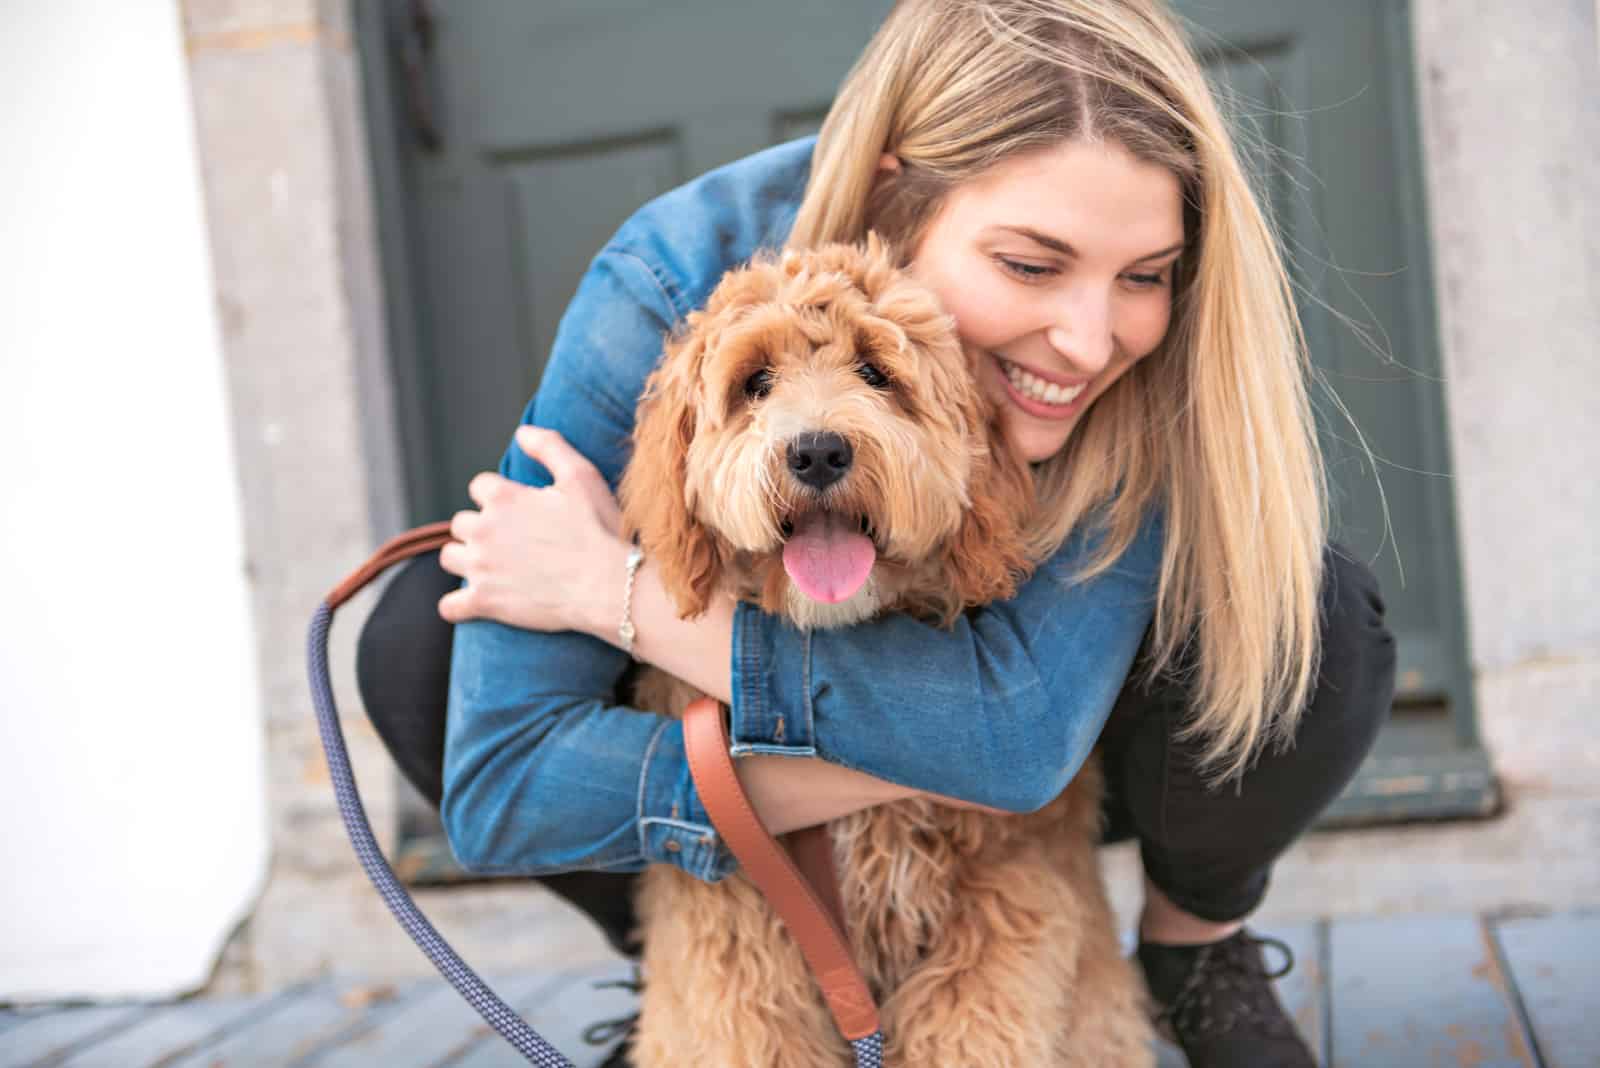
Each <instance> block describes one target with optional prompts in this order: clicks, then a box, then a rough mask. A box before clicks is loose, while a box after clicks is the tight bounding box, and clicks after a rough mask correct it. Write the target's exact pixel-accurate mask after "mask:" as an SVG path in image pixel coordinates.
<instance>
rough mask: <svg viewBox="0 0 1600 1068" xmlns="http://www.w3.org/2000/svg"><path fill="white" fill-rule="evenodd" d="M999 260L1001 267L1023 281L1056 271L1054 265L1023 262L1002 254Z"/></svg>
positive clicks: (1046, 275)
mask: <svg viewBox="0 0 1600 1068" xmlns="http://www.w3.org/2000/svg"><path fill="white" fill-rule="evenodd" d="M999 260H1000V265H1001V266H1002V267H1004V268H1005V269H1006V270H1007V271H1008V272H1010V273H1011V274H1014V275H1016V276H1017V277H1018V278H1021V279H1023V280H1024V281H1035V280H1037V279H1040V278H1046V277H1048V276H1050V275H1052V274H1055V272H1056V269H1055V268H1054V267H1046V266H1044V265H1043V264H1039V263H1023V262H1022V261H1021V260H1008V259H1006V258H1005V257H1004V256H1001V257H999Z"/></svg>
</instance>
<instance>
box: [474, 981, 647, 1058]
mask: <svg viewBox="0 0 1600 1068" xmlns="http://www.w3.org/2000/svg"><path fill="white" fill-rule="evenodd" d="M632 977H633V966H632V965H631V964H627V963H625V962H617V963H614V964H607V965H603V966H601V967H599V968H590V969H585V970H584V971H582V972H574V973H569V974H567V975H561V976H557V977H556V979H555V981H554V982H552V983H550V984H548V985H547V987H546V988H545V989H544V990H542V991H540V992H539V993H538V994H537V995H535V996H534V997H532V998H530V999H528V1003H527V1004H526V1005H522V1004H517V1003H515V1002H513V1003H512V1004H514V1005H515V1006H516V1008H517V1011H518V1012H520V1013H521V1014H522V1018H523V1019H524V1020H527V1021H528V1026H530V1027H532V1028H533V1029H534V1030H535V1031H537V1032H539V1034H540V1035H541V1036H542V1037H543V1038H544V1040H545V1041H546V1042H549V1043H550V1044H551V1045H552V1046H554V1047H555V1048H556V1049H557V1050H559V1051H560V1052H561V1053H562V1054H564V1055H565V1056H566V1057H567V1059H569V1060H571V1061H572V1062H573V1064H574V1065H576V1068H593V1066H594V1065H598V1064H600V1063H601V1062H602V1061H604V1060H605V1059H606V1058H607V1057H608V1056H610V1055H611V1051H612V1050H613V1049H615V1048H616V1047H617V1046H618V1045H620V1044H621V1038H622V1035H621V1033H620V1032H618V1033H617V1034H616V1035H615V1036H613V1037H611V1038H609V1039H607V1040H606V1041H604V1042H601V1043H598V1044H590V1043H589V1042H587V1041H585V1039H584V1031H585V1030H586V1029H587V1028H589V1027H590V1026H591V1025H594V1024H597V1023H601V1022H602V1021H615V1020H621V1019H623V1018H625V1017H628V1016H631V1015H633V1014H634V1013H636V1012H638V1011H639V995H638V994H636V993H633V992H632V991H630V990H627V989H625V988H623V987H621V986H618V985H616V981H617V980H623V979H631V978H632ZM507 1000H508V1001H509V1000H510V999H509V998H508V999H507ZM523 1063H526V1062H524V1061H523V1060H521V1058H520V1057H519V1056H518V1054H517V1053H516V1052H515V1051H514V1050H513V1049H512V1048H511V1047H510V1046H509V1045H508V1044H507V1043H506V1042H505V1041H504V1040H503V1039H501V1038H500V1036H498V1035H495V1034H489V1035H488V1037H487V1038H485V1039H483V1040H482V1041H480V1042H478V1043H476V1044H475V1045H473V1046H472V1047H471V1048H470V1049H469V1050H468V1051H466V1053H465V1055H463V1056H462V1057H461V1058H460V1059H459V1060H452V1061H451V1062H450V1068H499V1066H502V1065H503V1066H508V1068H509V1066H510V1065H515V1064H523Z"/></svg>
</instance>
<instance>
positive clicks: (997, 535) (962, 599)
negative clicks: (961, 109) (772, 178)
mask: <svg viewBox="0 0 1600 1068" xmlns="http://www.w3.org/2000/svg"><path fill="white" fill-rule="evenodd" d="M621 498H622V508H623V520H624V526H625V528H626V530H627V531H628V532H629V533H630V534H637V536H638V538H639V542H640V544H641V546H642V547H643V548H644V550H645V552H646V554H647V555H648V556H649V557H650V558H652V559H654V560H656V561H657V562H658V564H659V566H660V568H661V575H662V578H663V581H664V582H665V584H666V586H667V589H668V592H669V593H670V594H671V595H672V596H673V598H674V599H675V600H676V602H677V605H678V608H679V611H680V612H682V613H683V615H685V616H690V615H695V614H698V613H699V612H701V611H703V610H704V608H705V605H706V601H707V599H708V597H709V596H710V595H711V593H712V591H713V589H715V588H716V587H718V586H719V585H722V586H726V587H728V588H730V589H732V590H733V591H734V592H736V593H737V594H739V595H740V596H742V597H749V598H754V599H757V600H759V601H760V603H761V604H762V606H763V607H764V608H765V609H767V610H768V611H775V612H781V613H783V614H785V615H787V616H789V617H790V618H791V619H793V620H795V621H796V622H797V623H799V624H801V625H803V626H832V625H841V624H845V623H850V622H854V621H856V620H859V619H864V618H866V617H868V616H870V615H872V614H874V613H875V612H876V611H878V610H879V609H881V608H886V607H888V606H890V605H896V606H898V607H900V608H902V609H903V610H907V611H913V612H916V613H918V614H921V615H924V616H927V617H932V618H937V619H939V620H941V621H945V622H948V621H949V620H951V619H953V618H954V616H955V615H956V614H957V613H958V612H960V611H961V610H962V609H963V608H965V607H968V606H971V605H975V604H980V603H983V602H985V601H990V600H995V599H997V598H1004V597H1008V596H1010V595H1011V593H1012V592H1013V591H1014V590H1015V585H1016V582H1017V580H1018V578H1019V576H1020V575H1021V574H1022V573H1023V572H1024V571H1025V570H1026V567H1027V560H1026V556H1025V553H1024V550H1023V543H1022V536H1021V523H1022V520H1023V517H1024V515H1025V513H1026V512H1027V509H1028V508H1029V506H1030V502H1031V500H1032V486H1031V482H1030V479H1029V476H1028V472H1027V468H1026V466H1025V465H1023V464H1022V463H1020V462H1018V461H1017V460H1016V459H1015V458H1013V457H1012V455H1011V453H1010V451H1009V450H1008V449H1006V448H1005V446H1004V444H1003V443H1002V442H1001V441H1000V439H999V438H998V434H997V430H996V429H995V427H994V426H993V423H992V420H991V418H990V411H989V406H988V404H987V402H986V400H985V399H984V397H983V396H982V394H981V393H980V391H979V388H978V386H977V385H976V383H975V381H974V377H973V374H972V370H971V368H970V367H969V365H968V362H967V360H966V358H965V356H964V355H963V353H962V349H961V345H960V343H959V341H958V340H957V338H956V336H955V331H954V324H953V322H952V321H951V319H950V318H949V317H948V316H947V315H945V314H944V312H943V310H942V309H941V308H940V306H939V304H938V301H937V300H936V298H935V297H934V296H933V295H932V294H931V293H930V292H929V291H928V290H927V289H925V288H923V287H922V286H920V285H918V284H917V283H915V282H913V281H912V280H911V279H910V278H909V277H908V276H907V275H905V274H904V273H902V272H901V271H899V270H897V269H896V268H895V265H894V260H893V257H892V255H891V253H890V250H889V249H888V248H886V247H885V246H884V245H883V244H882V243H880V242H879V241H878V240H877V239H876V238H875V237H872V238H869V240H868V243H867V245H866V247H865V248H857V247H852V246H847V245H831V246H827V247H825V248H821V249H817V250H813V251H807V252H785V253H783V254H782V255H781V256H769V257H764V258H760V259H757V260H756V261H755V262H753V263H751V264H750V265H749V266H748V267H744V268H741V269H739V270H736V271H733V272H730V273H729V274H728V275H727V276H726V277H724V278H723V280H722V281H721V283H720V284H719V285H718V286H717V289H716V291H715V292H713V293H712V295H711V298H710V300H709V301H708V302H707V304H706V307H705V310H703V311H700V312H695V313H693V314H691V315H690V316H689V317H688V321H687V324H686V328H685V329H684V330H683V331H682V332H680V333H679V334H677V335H676V336H675V337H673V338H672V339H670V340H669V342H668V345H667V351H666V355H665V357H664V358H663V360H662V363H661V366H660V367H658V368H657V370H656V371H655V373H654V374H653V375H652V376H651V378H650V380H649V382H648V383H647V384H646V388H645V394H644V397H643V399H642V400H641V402H640V406H639V418H638V424H637V428H636V430H635V433H634V455H633V459H632V462H631V463H630V464H629V466H628V469H627V471H626V472H625V474H624V477H623V481H622V487H621Z"/></svg>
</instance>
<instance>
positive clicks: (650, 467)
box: [618, 315, 722, 619]
mask: <svg viewBox="0 0 1600 1068" xmlns="http://www.w3.org/2000/svg"><path fill="white" fill-rule="evenodd" d="M699 318H700V317H699V316H698V315H691V316H690V317H689V331H688V332H687V333H685V334H682V335H679V336H677V337H675V338H672V339H670V340H669V341H668V342H667V350H666V355H665V356H664V357H663V358H662V360H661V365H660V366H659V367H657V368H656V370H655V372H654V373H653V374H651V376H650V378H649V380H648V381H647V382H646V383H645V388H644V396H643V397H642V399H641V400H640V402H639V410H638V418H637V421H636V423H635V425H634V429H633V458H632V459H631V460H630V461H629V463H628V467H627V470H625V471H624V472H623V474H622V484H621V486H620V487H619V489H618V497H619V500H620V503H621V505H622V529H623V534H624V535H625V536H628V537H637V538H638V540H639V546H640V548H642V549H643V550H644V553H645V558H646V559H649V560H652V561H654V562H655V563H656V565H657V566H658V567H659V568H660V569H661V581H662V583H663V585H665V586H666V589H667V595H668V596H669V597H671V598H672V600H673V603H674V604H676V605H677V608H678V614H679V615H680V616H682V617H684V618H685V619H687V618H688V617H690V616H696V615H699V614H700V613H701V612H704V611H705V607H706V603H707V602H708V601H709V600H710V598H711V594H712V591H713V590H715V589H716V585H717V582H718V579H719V578H720V576H721V570H722V559H721V554H720V552H719V551H718V548H717V545H716V542H715V541H714V539H713V538H712V536H711V534H710V532H709V531H707V530H706V528H705V526H704V525H703V524H701V523H699V522H697V521H696V520H695V518H694V513H693V510H692V505H691V502H690V501H689V498H688V494H689V489H688V484H687V483H688V462H689V445H690V443H691V442H692V441H693V440H694V433H695V424H696V422H697V418H696V407H697V404H698V400H699V397H700V375H701V367H702V364H703V362H704V355H705V338H704V333H703V331H701V330H698V329H696V326H697V325H698V322H697V321H698V320H699Z"/></svg>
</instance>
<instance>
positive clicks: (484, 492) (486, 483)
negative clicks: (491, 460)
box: [467, 471, 522, 508]
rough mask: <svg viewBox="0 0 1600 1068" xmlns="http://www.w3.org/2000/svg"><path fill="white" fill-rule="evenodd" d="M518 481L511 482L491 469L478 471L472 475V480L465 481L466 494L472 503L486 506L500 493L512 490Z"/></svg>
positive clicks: (482, 506)
mask: <svg viewBox="0 0 1600 1068" xmlns="http://www.w3.org/2000/svg"><path fill="white" fill-rule="evenodd" d="M521 485H522V483H520V482H513V481H511V480H510V479H509V478H504V477H502V476H500V475H497V474H495V473H494V472H493V471H479V472H478V473H477V474H475V475H473V476H472V481H471V482H468V483H467V496H468V497H471V498H472V503H473V504H476V505H477V506H478V507H479V508H487V507H488V506H489V502H490V501H492V500H495V499H497V498H498V497H500V496H501V495H502V494H506V493H510V492H514V491H515V488H516V487H519V486H521Z"/></svg>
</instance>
